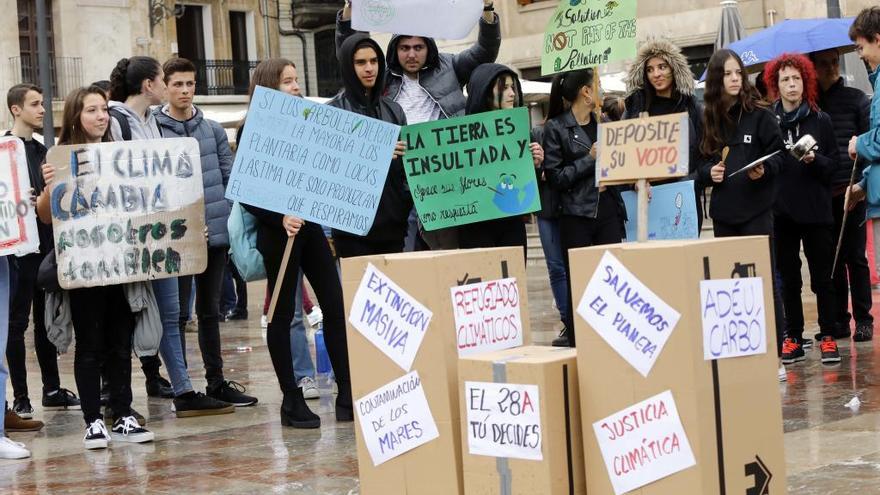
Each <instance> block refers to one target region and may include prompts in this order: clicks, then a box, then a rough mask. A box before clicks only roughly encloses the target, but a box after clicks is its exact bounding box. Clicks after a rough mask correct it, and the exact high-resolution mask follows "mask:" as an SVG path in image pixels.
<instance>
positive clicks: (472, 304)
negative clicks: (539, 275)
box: [449, 278, 523, 357]
mask: <svg viewBox="0 0 880 495" xmlns="http://www.w3.org/2000/svg"><path fill="white" fill-rule="evenodd" d="M449 291H450V293H451V297H452V313H453V315H455V334H456V341H457V343H458V357H464V356H470V355H472V354H479V353H482V352H488V351H497V350H501V349H508V348H511V347H518V346H521V345H522V344H523V326H522V319H521V318H520V300H519V286H518V285H517V283H516V279H515V278H505V279H502V280H492V281H489V282H479V283H475V284H469V285H457V286H454V287H451V288H450V289H449Z"/></svg>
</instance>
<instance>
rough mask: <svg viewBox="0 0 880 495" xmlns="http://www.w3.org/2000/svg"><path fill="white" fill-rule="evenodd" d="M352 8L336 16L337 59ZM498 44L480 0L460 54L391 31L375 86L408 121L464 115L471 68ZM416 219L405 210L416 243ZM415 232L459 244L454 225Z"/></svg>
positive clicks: (486, 5) (490, 10) (439, 243)
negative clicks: (472, 34)
mask: <svg viewBox="0 0 880 495" xmlns="http://www.w3.org/2000/svg"><path fill="white" fill-rule="evenodd" d="M359 1H366V0H359ZM351 9H352V2H351V1H346V3H345V6H344V8H343V9H342V10H341V11H340V12H339V13H338V15H337V18H336V52H337V58H339V60H340V61H342V60H343V59H342V58H340V57H339V49H340V47H341V46H342V43H343V42H344V41H345V40H346V39H347V38H348V37H349V36H351V35H353V34H355V31H354V30H352V28H351ZM364 34H366V33H364ZM500 47H501V27H500V25H499V23H498V15H496V14H495V8H494V6H493V0H483V15H482V17H481V18H480V21H479V33H478V35H477V40H476V42H475V43H474V44H473V45H472V46H471V47H469V48H467V49H465V50H463V51H462V52H460V53H456V54H453V53H440V51H439V50H438V49H437V43H436V41H434V39H433V38H427V37H424V36H408V35H406V34H401V35H394V36H393V37H392V38H391V40H390V41H389V42H388V47H387V51H386V54H387V61H386V65H387V69H385V70H387V74H385V76H384V85H382V86H380V91H381V92H382V93H383V94H385V95H387V96H389V97H390V98H391V99H392V100H394V101H395V102H396V103H397V104H399V105H400V106H401V108H402V109H403V113H404V115H406V121H407V123H408V124H410V125H412V124H420V123H422V122H429V121H434V120H438V119H446V118H451V117H460V116H462V115H464V114H465V96H464V93H463V92H462V88H463V87H464V86H465V85H467V84H468V81H469V80H470V77H471V74H472V73H473V71H474V69H476V68H477V67H478V66H479V65H481V64H487V63H491V62H494V61H495V59H496V58H497V57H498V50H499V49H500ZM385 70H383V71H385ZM413 212H414V210H413ZM416 220H417V217H416V216H415V215H414V214H413V215H410V219H409V221H410V225H409V233H408V236H409V238H412V239H413V242H414V244H415V245H420V244H421V243H420V242H419V241H420V239H418V236H417V235H416V232H417V227H416ZM420 236H421V237H422V238H423V239H424V242H425V243H427V245H428V247H430V248H431V249H455V248H457V247H459V244H458V237H457V229H455V228H447V229H439V230H434V231H431V232H428V231H425V230H424V229H421V233H420Z"/></svg>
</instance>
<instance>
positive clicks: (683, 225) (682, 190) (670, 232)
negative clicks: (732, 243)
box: [621, 180, 699, 242]
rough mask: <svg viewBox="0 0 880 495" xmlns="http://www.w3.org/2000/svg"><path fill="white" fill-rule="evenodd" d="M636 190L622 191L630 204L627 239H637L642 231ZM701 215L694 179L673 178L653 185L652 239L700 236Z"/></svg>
mask: <svg viewBox="0 0 880 495" xmlns="http://www.w3.org/2000/svg"><path fill="white" fill-rule="evenodd" d="M636 196H637V195H636V193H635V192H634V191H625V192H623V193H622V194H621V197H622V198H623V203H624V205H626V216H627V218H629V220H627V222H626V242H634V241H635V240H636V239H637V237H638V236H637V234H636V233H637V232H638V214H637V212H638V200H637V199H636ZM698 228H699V217H697V200H696V194H695V193H694V181H692V180H686V181H682V182H673V183H672V184H664V185H662V186H655V187H652V188H651V202H650V203H648V240H649V241H660V240H667V241H668V240H674V239H696V238H698V237H699V235H698V234H699V232H698V230H697V229H698Z"/></svg>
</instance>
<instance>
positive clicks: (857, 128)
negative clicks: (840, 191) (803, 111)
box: [819, 78, 871, 186]
mask: <svg viewBox="0 0 880 495" xmlns="http://www.w3.org/2000/svg"><path fill="white" fill-rule="evenodd" d="M819 108H821V109H822V111H823V112H825V113H827V114H828V116H829V117H831V124H832V125H833V127H834V135H835V136H836V137H837V151H838V152H839V153H840V157H839V161H838V165H837V169H836V170H835V172H834V176H833V177H832V179H831V181H832V186H842V185H844V184H849V178H850V174H851V173H852V165H853V161H852V160H850V158H849V151H848V150H849V140H850V139H852V137H853V136H859V135H861V134H864V133H866V132H868V121H869V119H870V116H871V101H870V100H869V99H868V97H867V96H866V95H865V93H863V92H862V91H861V90H860V89H857V88H850V87H848V86H845V85H844V84H843V78H840V79H838V80H837V82H836V83H834V85H833V86H831V87H830V88H828V91H821V92H820V93H819ZM865 166H867V163H866V162H865V161H864V160H861V161H860V163H859V170H858V171H857V173H856V179H858V178H860V177H861V176H862V174H861V171H862V170H864V169H865Z"/></svg>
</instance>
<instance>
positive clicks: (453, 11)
mask: <svg viewBox="0 0 880 495" xmlns="http://www.w3.org/2000/svg"><path fill="white" fill-rule="evenodd" d="M482 13H483V2H482V1H481V0H358V1H357V2H355V3H354V5H353V6H352V12H351V27H352V28H354V29H356V30H358V31H373V32H380V33H397V34H406V35H410V36H427V37H429V38H441V39H449V40H460V39H462V38H465V37H467V35H468V34H469V33H470V32H471V30H472V29H473V28H474V26H475V25H476V24H477V21H478V20H479V19H480V16H481V15H482Z"/></svg>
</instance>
